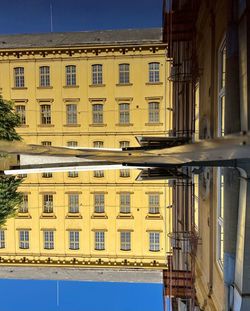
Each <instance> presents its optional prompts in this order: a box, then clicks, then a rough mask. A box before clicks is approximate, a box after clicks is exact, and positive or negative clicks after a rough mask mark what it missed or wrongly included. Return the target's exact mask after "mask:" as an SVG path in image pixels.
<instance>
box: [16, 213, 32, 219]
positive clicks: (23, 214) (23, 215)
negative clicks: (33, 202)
mask: <svg viewBox="0 0 250 311" xmlns="http://www.w3.org/2000/svg"><path fill="white" fill-rule="evenodd" d="M16 218H17V219H18V218H19V219H23V218H26V219H28V218H31V216H30V214H29V213H18V214H17V216H16Z"/></svg>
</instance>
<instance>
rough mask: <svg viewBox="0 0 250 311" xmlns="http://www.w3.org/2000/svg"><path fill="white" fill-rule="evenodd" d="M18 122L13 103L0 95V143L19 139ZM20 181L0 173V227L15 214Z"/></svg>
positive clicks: (18, 199) (20, 197) (19, 196)
mask: <svg viewBox="0 0 250 311" xmlns="http://www.w3.org/2000/svg"><path fill="white" fill-rule="evenodd" d="M20 124H21V120H20V116H19V115H18V114H17V113H16V112H15V110H14V104H13V103H12V102H11V101H7V100H4V99H3V98H2V97H0V143H1V140H7V141H13V140H18V141H19V140H21V136H20V135H19V134H17V132H16V130H15V127H18V126H20ZM1 157H5V158H6V155H2V156H1V155H0V160H1ZM21 182H22V179H21V178H18V177H16V176H5V175H0V227H1V226H3V225H4V224H5V222H6V220H7V219H8V218H9V217H13V216H14V215H15V213H16V209H17V206H18V205H19V204H21V202H22V200H23V196H22V194H21V193H20V192H17V189H18V186H19V185H20V184H21Z"/></svg>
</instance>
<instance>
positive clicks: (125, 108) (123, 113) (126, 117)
mask: <svg viewBox="0 0 250 311" xmlns="http://www.w3.org/2000/svg"><path fill="white" fill-rule="evenodd" d="M129 122H130V111H129V104H119V123H120V124H129Z"/></svg>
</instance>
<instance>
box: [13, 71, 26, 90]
mask: <svg viewBox="0 0 250 311" xmlns="http://www.w3.org/2000/svg"><path fill="white" fill-rule="evenodd" d="M14 83H15V87H24V68H23V67H16V68H14Z"/></svg>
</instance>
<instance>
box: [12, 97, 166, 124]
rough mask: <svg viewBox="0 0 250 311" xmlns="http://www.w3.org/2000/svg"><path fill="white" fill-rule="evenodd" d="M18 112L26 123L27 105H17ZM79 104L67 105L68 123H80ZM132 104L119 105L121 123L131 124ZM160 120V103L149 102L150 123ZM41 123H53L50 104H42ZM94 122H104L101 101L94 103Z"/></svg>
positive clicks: (119, 120)
mask: <svg viewBox="0 0 250 311" xmlns="http://www.w3.org/2000/svg"><path fill="white" fill-rule="evenodd" d="M16 112H17V113H18V114H19V115H20V118H21V123H22V124H26V122H27V120H26V119H27V118H26V107H25V105H16ZM78 113H79V111H78V109H77V104H67V105H66V124H67V125H71V126H73V125H78ZM130 114H131V112H130V104H129V103H121V104H119V105H118V122H119V124H125V125H126V124H127V125H129V124H130ZM159 122H160V104H159V103H158V102H150V103H148V123H159ZM40 123H41V124H52V109H51V105H50V104H45V105H40ZM92 124H95V125H103V124H104V105H103V104H101V103H95V104H92Z"/></svg>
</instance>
